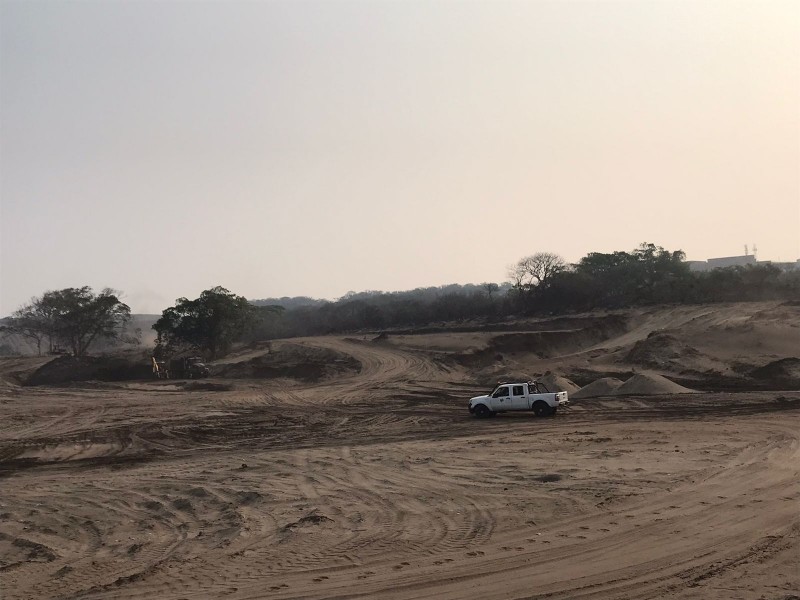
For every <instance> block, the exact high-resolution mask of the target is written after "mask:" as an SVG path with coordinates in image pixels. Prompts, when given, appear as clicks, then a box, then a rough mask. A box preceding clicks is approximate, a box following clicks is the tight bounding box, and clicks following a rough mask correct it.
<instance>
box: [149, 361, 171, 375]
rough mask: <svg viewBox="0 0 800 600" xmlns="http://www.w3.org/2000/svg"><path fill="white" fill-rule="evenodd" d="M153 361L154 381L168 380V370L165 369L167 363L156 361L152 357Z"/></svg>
mask: <svg viewBox="0 0 800 600" xmlns="http://www.w3.org/2000/svg"><path fill="white" fill-rule="evenodd" d="M152 361H153V375H155V377H156V379H169V368H168V367H167V363H165V362H164V361H163V360H156V357H155V356H153V357H152Z"/></svg>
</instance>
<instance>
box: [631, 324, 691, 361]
mask: <svg viewBox="0 0 800 600" xmlns="http://www.w3.org/2000/svg"><path fill="white" fill-rule="evenodd" d="M699 354H700V353H699V352H698V351H697V349H695V348H692V347H691V346H689V345H687V344H684V343H682V342H681V341H680V340H678V338H676V337H675V336H674V335H670V334H668V333H663V332H660V331H654V332H652V333H651V334H650V335H648V336H647V338H645V339H643V340H639V341H638V342H636V344H634V346H633V348H631V350H630V352H628V355H627V356H626V357H625V360H626V361H627V362H631V363H634V364H638V365H648V366H651V367H662V368H663V367H665V366H669V365H673V364H676V363H678V364H682V363H683V362H685V361H686V360H687V359H689V358H695V357H698V356H699Z"/></svg>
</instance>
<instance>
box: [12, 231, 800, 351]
mask: <svg viewBox="0 0 800 600" xmlns="http://www.w3.org/2000/svg"><path fill="white" fill-rule="evenodd" d="M118 295H119V292H115V291H114V290H110V289H105V290H103V291H102V292H100V293H99V294H94V293H93V292H92V290H91V288H89V287H83V288H68V289H65V290H58V291H50V292H45V293H44V294H43V295H42V296H41V297H39V298H33V299H32V300H31V301H30V302H29V303H27V304H26V305H24V306H22V307H21V308H19V309H18V310H17V311H15V312H14V314H13V315H12V316H11V318H9V319H6V320H5V321H6V322H5V325H3V326H2V327H0V332H5V333H6V334H17V335H20V336H23V337H26V338H28V339H30V340H32V341H33V342H34V343H35V344H36V347H37V349H38V351H39V353H40V354H41V353H42V351H43V350H46V351H48V352H51V353H52V352H55V351H57V350H58V348H59V345H62V346H63V347H66V348H68V349H69V351H70V352H71V353H72V354H73V355H75V356H82V355H84V354H86V353H87V352H88V351H89V348H90V347H91V346H92V344H93V343H94V342H96V341H97V340H100V339H103V340H116V341H122V342H125V343H132V342H133V343H135V341H136V339H135V336H130V335H129V334H126V333H125V332H126V329H125V326H126V325H127V323H128V321H129V320H130V308H129V307H128V306H127V305H126V304H124V303H123V302H122V301H121V300H120V299H119V297H118ZM771 299H786V300H794V301H800V271H798V270H794V271H783V270H781V269H780V268H778V267H776V266H774V265H771V264H769V263H766V264H761V263H759V264H756V265H747V266H736V267H728V268H722V269H714V270H711V271H705V272H692V271H690V269H689V266H688V264H687V263H686V261H685V256H684V253H683V252H682V251H680V250H678V251H669V250H666V249H664V248H662V247H660V246H656V245H654V244H649V243H645V244H641V245H640V246H639V247H638V248H635V249H634V250H632V251H616V252H611V253H600V252H591V253H589V254H587V255H586V256H584V257H583V258H581V259H580V260H579V261H578V262H577V263H575V264H569V263H567V262H566V261H565V260H564V259H563V258H562V257H560V256H559V255H557V254H553V253H550V252H538V253H535V254H532V255H530V256H526V257H523V258H521V259H520V260H519V261H517V262H516V263H515V264H513V265H512V266H510V267H509V269H508V281H506V282H503V283H499V284H498V283H482V284H477V285H476V284H468V285H455V284H454V285H446V286H439V287H428V288H417V289H415V290H410V291H405V292H378V291H367V292H348V293H347V294H345V295H344V296H343V297H342V298H339V299H338V300H336V301H332V302H331V301H324V300H315V299H312V298H305V297H300V298H286V297H285V298H272V299H264V300H253V301H249V300H247V299H246V298H244V297H242V296H238V295H236V294H234V293H232V292H230V291H229V290H227V289H225V288H223V287H219V286H217V287H214V288H211V289H208V290H205V291H204V292H203V293H202V294H200V296H199V297H198V298H197V299H194V300H190V299H188V298H179V299H178V300H177V301H176V302H175V305H174V306H171V307H168V308H166V309H164V311H163V312H162V314H161V317H160V318H159V319H158V321H157V322H156V323H155V324H154V325H153V328H154V329H155V331H156V333H157V345H156V349H155V353H156V354H157V355H160V356H169V355H174V354H176V353H187V352H192V353H200V354H203V355H204V356H206V357H207V358H211V359H214V358H218V357H220V356H223V355H224V354H226V353H227V352H229V351H230V349H231V348H232V346H233V345H234V344H235V343H236V342H256V341H261V340H270V339H276V338H285V337H298V336H307V335H321V334H329V333H347V332H358V331H376V330H384V329H399V328H404V327H408V328H421V327H435V326H436V325H437V324H444V323H450V324H452V323H453V322H459V321H461V322H464V321H468V320H473V321H475V320H482V321H492V320H500V319H505V318H509V317H511V316H514V315H542V314H561V313H568V312H578V311H588V310H594V309H615V308H625V307H631V306H642V305H651V304H686V303H690V304H691V303H707V302H726V301H742V300H744V301H749V300H771Z"/></svg>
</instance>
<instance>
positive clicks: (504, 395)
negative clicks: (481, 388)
mask: <svg viewBox="0 0 800 600" xmlns="http://www.w3.org/2000/svg"><path fill="white" fill-rule="evenodd" d="M510 392H511V390H509V389H508V386H507V385H501V386H500V387H499V388H497V389H496V390H495V391H494V392H492V400H491V402H492V410H494V411H501V410H511V393H510Z"/></svg>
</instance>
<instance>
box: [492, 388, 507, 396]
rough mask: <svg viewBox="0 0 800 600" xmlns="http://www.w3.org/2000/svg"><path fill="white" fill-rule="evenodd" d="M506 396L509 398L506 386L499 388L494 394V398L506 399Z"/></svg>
mask: <svg viewBox="0 0 800 600" xmlns="http://www.w3.org/2000/svg"><path fill="white" fill-rule="evenodd" d="M506 396H508V387H506V386H503V387H499V388H497V389H496V390H495V391H494V394H492V398H505V397H506Z"/></svg>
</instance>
